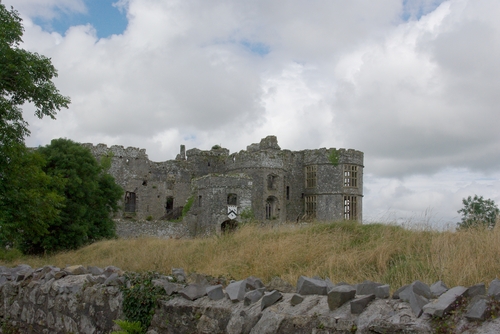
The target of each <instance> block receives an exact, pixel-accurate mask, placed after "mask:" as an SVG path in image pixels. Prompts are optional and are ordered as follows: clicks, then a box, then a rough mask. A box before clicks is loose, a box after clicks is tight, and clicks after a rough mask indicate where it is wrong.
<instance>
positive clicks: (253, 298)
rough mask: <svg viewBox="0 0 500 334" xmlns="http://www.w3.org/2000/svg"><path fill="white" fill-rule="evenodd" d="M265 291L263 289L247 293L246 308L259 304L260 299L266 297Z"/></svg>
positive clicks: (244, 302) (245, 298) (244, 301)
mask: <svg viewBox="0 0 500 334" xmlns="http://www.w3.org/2000/svg"><path fill="white" fill-rule="evenodd" d="M264 290H265V289H263V288H261V289H257V290H252V291H248V292H247V293H245V297H244V300H243V304H244V305H245V306H249V305H251V304H253V303H255V302H258V301H259V299H261V298H262V296H263V295H264Z"/></svg>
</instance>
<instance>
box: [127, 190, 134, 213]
mask: <svg viewBox="0 0 500 334" xmlns="http://www.w3.org/2000/svg"><path fill="white" fill-rule="evenodd" d="M135 200H136V196H135V193H133V192H129V191H127V192H125V212H135Z"/></svg>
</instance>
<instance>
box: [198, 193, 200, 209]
mask: <svg viewBox="0 0 500 334" xmlns="http://www.w3.org/2000/svg"><path fill="white" fill-rule="evenodd" d="M198 206H199V207H201V195H199V196H198Z"/></svg>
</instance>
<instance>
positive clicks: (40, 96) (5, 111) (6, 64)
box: [0, 4, 70, 146]
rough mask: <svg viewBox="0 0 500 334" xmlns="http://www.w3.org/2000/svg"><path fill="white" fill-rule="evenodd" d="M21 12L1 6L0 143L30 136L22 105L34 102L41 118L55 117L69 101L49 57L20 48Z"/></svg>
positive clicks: (8, 142)
mask: <svg viewBox="0 0 500 334" xmlns="http://www.w3.org/2000/svg"><path fill="white" fill-rule="evenodd" d="M21 21H22V20H21V18H20V17H19V13H18V12H17V11H15V10H14V9H11V10H7V9H6V8H5V5H2V4H0V144H1V145H2V146H5V145H8V144H10V143H12V142H13V141H15V142H23V140H24V138H25V137H26V136H27V135H29V130H28V124H27V123H26V121H24V119H23V116H22V109H21V108H20V106H21V105H23V104H25V103H32V104H33V105H34V106H35V115H36V116H38V117H39V118H42V117H44V116H48V117H51V118H55V114H56V112H57V111H58V110H61V108H67V107H68V105H69V103H70V99H69V98H68V97H65V96H62V95H61V94H59V91H58V90H57V88H56V86H55V85H54V83H53V82H52V78H54V77H57V71H56V69H55V68H54V66H53V65H52V63H51V61H50V59H49V58H47V57H45V56H42V55H39V54H37V53H33V52H29V51H26V50H24V49H22V48H20V47H19V44H20V43H21V42H22V38H21V37H22V34H23V32H24V28H23V26H22V24H21Z"/></svg>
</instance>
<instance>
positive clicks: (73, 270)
mask: <svg viewBox="0 0 500 334" xmlns="http://www.w3.org/2000/svg"><path fill="white" fill-rule="evenodd" d="M64 271H65V272H67V273H68V275H84V274H87V273H88V272H87V269H86V268H85V267H84V266H82V265H76V266H69V267H66V268H64Z"/></svg>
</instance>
